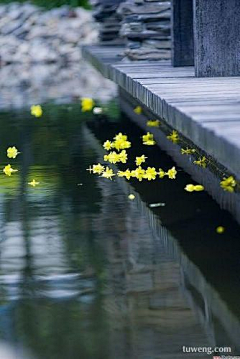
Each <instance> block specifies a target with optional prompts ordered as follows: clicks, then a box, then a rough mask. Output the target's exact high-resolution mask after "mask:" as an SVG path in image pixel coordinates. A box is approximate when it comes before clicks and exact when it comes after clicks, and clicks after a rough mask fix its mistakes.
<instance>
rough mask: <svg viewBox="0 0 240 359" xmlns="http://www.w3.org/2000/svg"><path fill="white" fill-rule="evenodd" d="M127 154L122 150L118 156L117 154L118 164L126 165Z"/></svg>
mask: <svg viewBox="0 0 240 359" xmlns="http://www.w3.org/2000/svg"><path fill="white" fill-rule="evenodd" d="M127 156H128V155H127V152H126V150H122V151H121V152H120V153H119V154H118V159H119V162H122V163H126V162H127Z"/></svg>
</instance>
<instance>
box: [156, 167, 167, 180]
mask: <svg viewBox="0 0 240 359" xmlns="http://www.w3.org/2000/svg"><path fill="white" fill-rule="evenodd" d="M158 174H159V177H160V178H163V177H164V176H166V172H164V171H163V170H162V169H161V168H159V171H158Z"/></svg>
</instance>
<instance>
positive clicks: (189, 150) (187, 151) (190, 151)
mask: <svg viewBox="0 0 240 359" xmlns="http://www.w3.org/2000/svg"><path fill="white" fill-rule="evenodd" d="M195 152H196V150H195V149H194V148H188V147H187V148H185V149H184V148H181V153H182V155H192V154H193V153H195Z"/></svg>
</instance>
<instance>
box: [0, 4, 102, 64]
mask: <svg viewBox="0 0 240 359" xmlns="http://www.w3.org/2000/svg"><path fill="white" fill-rule="evenodd" d="M97 36H98V31H97V26H96V24H95V23H94V22H93V20H92V13H91V12H90V11H87V10H85V9H82V8H76V9H74V10H71V9H70V8H69V7H68V6H63V7H61V8H57V9H53V10H50V11H43V10H42V9H41V8H39V7H37V6H34V5H32V4H29V3H25V4H19V3H11V4H9V5H2V6H0V58H1V63H13V62H24V63H26V62H56V61H62V62H63V61H65V62H68V61H79V60H80V59H81V52H80V49H79V46H80V45H83V44H89V43H92V42H96V40H97Z"/></svg>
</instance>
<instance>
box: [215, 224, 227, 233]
mask: <svg viewBox="0 0 240 359" xmlns="http://www.w3.org/2000/svg"><path fill="white" fill-rule="evenodd" d="M216 232H217V233H218V234H222V233H224V232H225V228H224V227H222V226H218V227H217V228H216Z"/></svg>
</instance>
